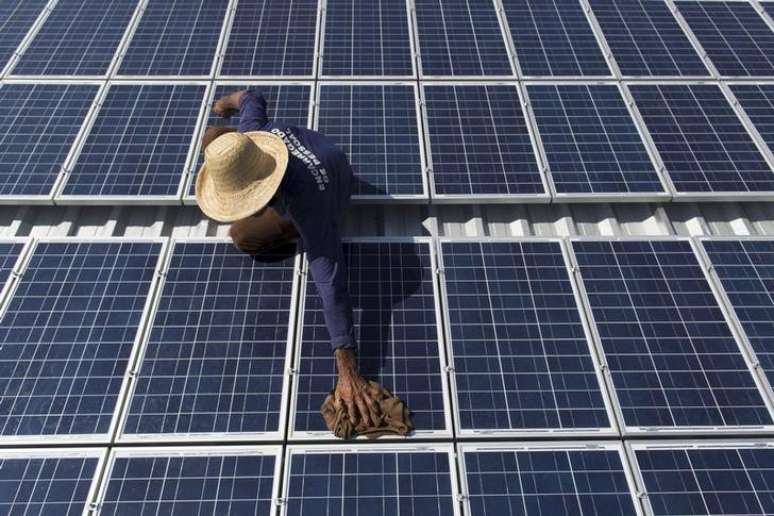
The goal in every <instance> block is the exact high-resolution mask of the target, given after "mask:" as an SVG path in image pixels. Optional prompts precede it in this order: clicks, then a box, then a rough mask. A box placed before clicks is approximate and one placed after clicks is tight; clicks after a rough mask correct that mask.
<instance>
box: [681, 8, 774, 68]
mask: <svg viewBox="0 0 774 516" xmlns="http://www.w3.org/2000/svg"><path fill="white" fill-rule="evenodd" d="M675 3H676V4H677V6H678V9H679V11H680V13H681V14H682V15H683V17H684V18H685V20H686V21H687V22H688V25H689V26H690V28H691V31H692V32H693V33H694V35H695V36H696V38H697V39H698V40H699V43H701V46H702V47H703V48H704V50H705V51H706V52H707V54H708V55H709V58H710V59H711V60H712V63H713V64H714V65H715V68H717V70H718V72H719V73H720V74H721V75H725V76H758V75H760V76H771V75H774V30H772V29H771V27H769V26H768V25H767V24H766V22H765V21H764V20H763V18H761V16H760V15H759V14H758V12H757V11H756V10H755V8H753V6H752V5H751V4H750V3H748V2H737V1H728V2H719V1H708V0H699V1H696V0H679V1H677V2H675Z"/></svg>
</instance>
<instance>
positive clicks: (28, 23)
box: [0, 0, 48, 70]
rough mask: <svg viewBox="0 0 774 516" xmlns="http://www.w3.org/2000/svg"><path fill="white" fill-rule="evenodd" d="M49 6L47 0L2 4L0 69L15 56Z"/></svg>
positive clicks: (0, 17)
mask: <svg viewBox="0 0 774 516" xmlns="http://www.w3.org/2000/svg"><path fill="white" fill-rule="evenodd" d="M47 6H48V1H47V0H29V1H24V2H6V3H4V4H3V5H0V70H2V69H3V68H5V66H6V64H7V63H8V62H9V61H10V60H11V59H12V58H13V56H14V54H15V53H16V51H17V49H18V48H19V45H20V44H21V43H22V41H24V39H25V37H26V36H27V34H28V32H29V31H30V29H31V28H32V27H33V26H34V25H35V23H36V22H37V21H38V19H39V18H40V16H41V15H42V14H43V12H44V11H45V10H46V8H47Z"/></svg>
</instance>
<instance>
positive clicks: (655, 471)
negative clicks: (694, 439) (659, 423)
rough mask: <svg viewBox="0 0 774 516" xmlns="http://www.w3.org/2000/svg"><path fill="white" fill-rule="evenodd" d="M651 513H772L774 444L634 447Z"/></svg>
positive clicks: (669, 514)
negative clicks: (760, 445)
mask: <svg viewBox="0 0 774 516" xmlns="http://www.w3.org/2000/svg"><path fill="white" fill-rule="evenodd" d="M635 456H636V458H637V467H638V468H639V470H640V472H641V473H642V479H643V481H644V483H645V491H646V493H645V494H646V495H647V498H646V500H647V503H648V505H650V507H651V508H652V511H653V512H652V513H653V514H654V515H656V516H662V515H663V516H672V515H675V516H676V515H685V514H690V515H707V516H709V515H721V514H729V515H732V514H733V515H752V514H774V481H772V479H774V449H772V448H762V447H755V448H754V447H749V446H742V447H739V448H732V447H723V448H720V447H719V448H711V447H708V446H703V447H702V448H678V447H675V448H671V449H664V448H663V447H661V448H659V449H655V448H652V449H637V450H635Z"/></svg>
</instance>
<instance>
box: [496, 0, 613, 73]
mask: <svg viewBox="0 0 774 516" xmlns="http://www.w3.org/2000/svg"><path fill="white" fill-rule="evenodd" d="M503 8H504V10H505V16H506V18H507V21H508V28H509V29H510V32H511V39H512V40H513V44H514V46H515V48H516V58H517V59H518V62H519V68H521V73H522V75H528V76H529V75H531V76H547V77H559V76H578V75H580V76H589V75H601V76H610V68H608V66H607V62H606V61H605V56H604V55H603V54H602V51H601V50H600V48H599V43H598V42H597V39H596V38H595V37H594V31H593V30H592V29H591V25H589V20H588V18H586V14H585V13H584V12H583V9H582V7H581V4H580V3H579V2H578V1H577V0H503Z"/></svg>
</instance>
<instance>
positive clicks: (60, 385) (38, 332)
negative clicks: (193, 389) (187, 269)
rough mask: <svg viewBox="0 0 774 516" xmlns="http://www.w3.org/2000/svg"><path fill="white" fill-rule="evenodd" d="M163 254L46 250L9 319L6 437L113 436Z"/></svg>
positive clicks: (1, 337) (75, 246) (2, 366)
mask: <svg viewBox="0 0 774 516" xmlns="http://www.w3.org/2000/svg"><path fill="white" fill-rule="evenodd" d="M160 252H161V244H159V243H154V242H131V241H118V240H117V241H114V242H89V241H81V242H67V243H65V242H40V243H38V244H37V246H36V247H35V251H34V254H33V255H32V257H31V259H30V262H29V264H28V265H27V268H26V269H25V271H24V273H23V275H22V277H21V279H20V280H19V284H18V286H17V287H16V288H15V291H14V294H13V297H12V298H11V300H10V303H9V305H8V307H7V309H6V312H5V314H4V316H3V318H2V320H0V343H2V349H3V356H2V358H1V359H0V393H2V395H1V396H0V435H2V436H4V437H18V438H24V437H35V436H54V435H57V436H65V435H68V436H71V435H76V434H78V435H85V434H105V433H107V432H108V430H109V426H110V422H111V419H112V418H113V412H114V410H115V408H116V405H117V403H118V397H119V391H120V388H121V384H122V381H123V378H124V374H125V373H126V368H127V364H128V361H129V357H130V354H131V351H132V346H133V343H134V341H135V337H136V334H137V331H138V329H139V326H140V322H141V317H142V312H143V308H144V306H145V302H146V297H147V295H148V293H149V291H150V285H151V280H152V278H153V276H154V271H155V267H156V262H157V261H158V257H159V253H160Z"/></svg>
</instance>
